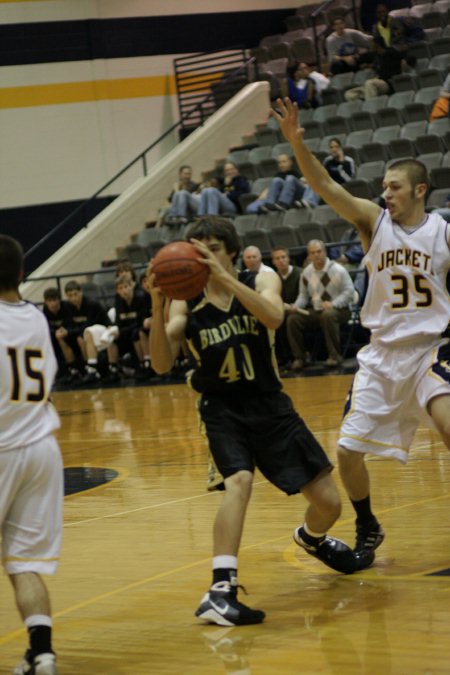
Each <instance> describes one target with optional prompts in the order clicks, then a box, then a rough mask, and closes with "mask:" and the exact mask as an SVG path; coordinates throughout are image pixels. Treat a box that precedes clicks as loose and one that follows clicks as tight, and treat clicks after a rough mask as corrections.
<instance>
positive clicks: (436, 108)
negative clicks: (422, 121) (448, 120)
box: [430, 73, 450, 122]
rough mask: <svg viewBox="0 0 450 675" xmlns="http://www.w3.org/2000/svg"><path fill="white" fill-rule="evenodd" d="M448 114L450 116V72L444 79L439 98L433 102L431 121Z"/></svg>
mask: <svg viewBox="0 0 450 675" xmlns="http://www.w3.org/2000/svg"><path fill="white" fill-rule="evenodd" d="M447 116H449V117H450V73H448V75H447V77H446V78H445V80H444V84H443V85H442V88H441V91H440V92H439V98H438V99H437V100H436V101H435V102H434V104H433V108H432V110H431V114H430V122H432V121H433V120H438V119H440V118H441V117H447Z"/></svg>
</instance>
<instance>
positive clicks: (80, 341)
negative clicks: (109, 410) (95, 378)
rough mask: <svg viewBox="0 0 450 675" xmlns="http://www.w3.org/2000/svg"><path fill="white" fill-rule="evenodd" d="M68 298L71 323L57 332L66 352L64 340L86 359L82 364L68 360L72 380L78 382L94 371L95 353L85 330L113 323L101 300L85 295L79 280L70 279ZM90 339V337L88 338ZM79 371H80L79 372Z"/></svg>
mask: <svg viewBox="0 0 450 675" xmlns="http://www.w3.org/2000/svg"><path fill="white" fill-rule="evenodd" d="M64 292H65V294H66V297H67V300H68V301H69V305H70V324H69V325H68V326H63V327H61V328H60V329H59V330H58V333H59V335H58V333H57V334H56V337H57V339H58V340H59V341H60V344H61V348H62V350H63V353H64V347H63V345H62V342H64V343H65V344H66V345H68V346H69V347H71V348H72V351H75V350H79V352H80V354H81V357H82V358H83V359H84V361H83V363H82V364H81V365H78V367H77V364H76V362H75V361H74V362H68V366H69V373H70V375H71V376H72V381H74V382H76V381H77V380H79V379H81V376H83V375H84V377H87V376H88V375H89V373H90V372H91V371H92V367H91V366H92V363H90V361H91V362H92V360H93V359H94V355H93V353H92V352H90V353H89V354H88V351H87V345H86V340H85V330H86V328H89V327H90V326H94V325H100V326H102V327H105V328H106V327H107V326H109V325H110V324H111V321H110V320H109V317H108V314H107V312H106V309H105V308H104V307H103V305H102V304H100V302H97V301H96V300H91V299H90V298H88V297H86V296H84V295H83V291H82V290H81V286H80V284H79V283H78V282H77V281H69V282H68V283H67V284H66V285H65V288H64ZM88 339H89V338H88ZM95 360H96V354H95ZM77 371H78V373H77Z"/></svg>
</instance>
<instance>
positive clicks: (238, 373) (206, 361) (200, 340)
mask: <svg viewBox="0 0 450 675" xmlns="http://www.w3.org/2000/svg"><path fill="white" fill-rule="evenodd" d="M255 278H256V274H255V272H241V274H240V275H239V281H240V282H241V283H243V284H245V285H246V286H249V287H250V288H252V289H253V290H254V289H255ZM188 310H189V315H188V323H187V329H186V337H187V340H188V344H189V348H190V350H191V352H192V354H193V355H194V357H195V359H196V361H197V368H196V370H195V371H194V373H193V375H192V377H191V380H190V384H191V386H192V387H193V389H195V390H196V391H198V392H201V393H208V394H211V393H214V392H215V393H219V392H220V393H223V394H230V395H232V396H234V395H236V396H240V395H244V394H251V392H261V393H264V392H267V393H268V392H275V391H280V389H281V382H280V379H279V377H278V370H277V366H276V360H275V348H274V331H272V330H269V329H268V328H266V327H265V326H264V325H263V324H262V323H260V322H259V321H258V319H257V318H256V317H255V316H253V315H252V314H251V313H250V312H249V311H248V309H246V308H245V307H244V306H243V305H242V304H241V303H240V302H239V300H237V299H236V298H235V297H234V296H232V298H231V299H230V304H229V307H228V308H226V309H221V308H219V307H217V306H216V305H214V304H213V303H211V302H210V301H209V300H208V298H207V297H206V296H205V295H203V294H201V295H200V296H198V297H197V298H195V299H194V300H190V301H189V302H188Z"/></svg>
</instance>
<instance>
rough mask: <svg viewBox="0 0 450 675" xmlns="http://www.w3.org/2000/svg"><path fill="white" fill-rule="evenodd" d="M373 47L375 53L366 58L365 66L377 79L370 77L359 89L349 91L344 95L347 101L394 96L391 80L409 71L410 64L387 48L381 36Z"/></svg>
mask: <svg viewBox="0 0 450 675" xmlns="http://www.w3.org/2000/svg"><path fill="white" fill-rule="evenodd" d="M373 45H374V48H373V51H372V52H370V53H368V54H367V55H366V56H365V57H364V65H365V67H367V66H368V67H370V68H372V69H373V70H374V71H375V73H376V77H370V78H369V79H368V80H366V81H365V82H364V84H362V85H361V86H359V87H352V88H351V89H347V91H346V92H345V94H344V97H345V100H346V101H356V100H357V99H362V100H363V101H368V100H369V99H371V98H376V97H377V96H381V95H383V94H392V93H393V91H394V89H393V87H392V84H391V78H392V77H393V76H394V75H400V74H401V73H402V72H405V71H406V70H407V67H408V64H407V61H406V59H405V57H404V55H403V54H402V52H400V51H398V50H397V49H394V48H392V47H386V45H385V43H384V40H383V38H382V37H381V36H379V35H378V36H376V37H374V39H373Z"/></svg>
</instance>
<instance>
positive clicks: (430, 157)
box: [416, 152, 444, 173]
mask: <svg viewBox="0 0 450 675" xmlns="http://www.w3.org/2000/svg"><path fill="white" fill-rule="evenodd" d="M443 157H444V155H443V154H442V152H427V153H426V154H424V155H418V157H416V159H418V160H419V162H422V164H425V166H426V167H427V171H428V173H429V172H430V171H431V169H437V168H438V167H440V166H441V165H442V160H443Z"/></svg>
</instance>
